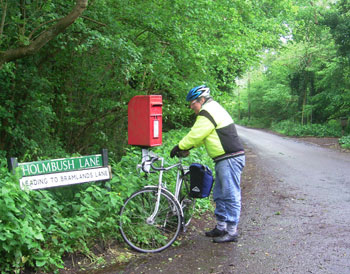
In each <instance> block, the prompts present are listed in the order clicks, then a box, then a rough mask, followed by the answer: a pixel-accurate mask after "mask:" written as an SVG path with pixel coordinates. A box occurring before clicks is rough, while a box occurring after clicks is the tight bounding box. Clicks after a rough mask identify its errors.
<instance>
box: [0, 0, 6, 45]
mask: <svg viewBox="0 0 350 274" xmlns="http://www.w3.org/2000/svg"><path fill="white" fill-rule="evenodd" d="M1 8H2V11H3V12H2V16H1V24H0V39H1V36H2V33H3V32H4V26H5V19H6V12H7V1H6V2H5V4H4V5H3V3H2V1H1Z"/></svg>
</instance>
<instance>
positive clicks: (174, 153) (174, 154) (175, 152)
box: [170, 145, 180, 158]
mask: <svg viewBox="0 0 350 274" xmlns="http://www.w3.org/2000/svg"><path fill="white" fill-rule="evenodd" d="M179 151H180V148H179V145H176V146H174V147H173V149H172V150H171V151H170V158H174V157H175V156H176V155H177V153H178V152H179Z"/></svg>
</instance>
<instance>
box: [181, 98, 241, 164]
mask: <svg viewBox="0 0 350 274" xmlns="http://www.w3.org/2000/svg"><path fill="white" fill-rule="evenodd" d="M202 144H204V145H205V148H206V150H207V152H208V154H209V156H210V157H211V158H213V159H214V161H218V160H221V159H225V158H229V157H235V156H238V155H243V154H244V149H243V146H242V144H241V142H240V140H239V137H238V135H237V130H236V127H235V124H234V123H233V120H232V118H231V116H230V114H229V113H228V112H227V111H226V110H225V109H224V108H223V107H222V106H221V105H220V104H219V103H218V102H216V101H214V100H213V99H209V100H207V101H206V102H205V103H204V104H203V105H202V108H201V110H200V111H199V113H198V116H197V118H196V121H195V123H194V125H193V126H192V128H191V130H190V132H189V133H188V134H187V135H186V136H185V137H184V138H182V140H181V141H180V143H179V148H180V149H181V150H189V149H191V148H193V147H199V146H200V145H202Z"/></svg>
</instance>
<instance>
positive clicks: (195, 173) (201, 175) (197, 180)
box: [190, 163, 214, 198]
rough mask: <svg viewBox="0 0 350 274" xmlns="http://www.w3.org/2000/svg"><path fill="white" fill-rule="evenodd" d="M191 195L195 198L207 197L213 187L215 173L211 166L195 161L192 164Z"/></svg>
mask: <svg viewBox="0 0 350 274" xmlns="http://www.w3.org/2000/svg"><path fill="white" fill-rule="evenodd" d="M190 182H191V189H190V196H191V197H193V198H206V197H208V196H209V195H210V192H211V189H212V187H213V182H214V178H213V173H212V171H211V170H210V168H209V167H207V166H205V165H202V164H198V163H193V164H191V165H190Z"/></svg>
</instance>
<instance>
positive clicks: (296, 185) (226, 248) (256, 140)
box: [99, 127, 350, 274]
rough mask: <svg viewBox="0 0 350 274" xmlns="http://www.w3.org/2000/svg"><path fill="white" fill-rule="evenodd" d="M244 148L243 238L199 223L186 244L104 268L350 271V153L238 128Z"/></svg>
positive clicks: (251, 273) (207, 220) (206, 221)
mask: <svg viewBox="0 0 350 274" xmlns="http://www.w3.org/2000/svg"><path fill="white" fill-rule="evenodd" d="M237 129H238V133H239V135H240V136H241V138H242V140H243V142H244V145H245V148H246V152H247V165H246V167H245V169H244V173H243V178H242V196H243V198H242V216H241V222H240V226H239V231H240V235H241V236H240V239H239V242H238V243H225V244H214V243H212V241H211V239H209V238H207V237H205V236H204V231H206V230H209V229H211V228H212V227H213V225H214V224H215V222H214V220H213V216H212V215H211V214H207V215H203V216H201V218H199V219H197V220H195V221H194V223H193V225H192V226H191V229H189V232H187V233H186V235H184V236H182V241H181V245H180V246H177V247H171V248H168V249H167V250H165V251H163V252H161V253H157V254H147V255H144V256H141V257H139V258H138V259H136V260H133V261H132V262H130V263H129V264H128V265H126V266H124V267H123V268H116V267H112V268H110V269H106V270H104V271H103V272H99V273H135V274H136V273H137V274H140V273H151V274H154V273H167V274H168V273H190V274H193V273H239V274H241V273H247V274H255V273H264V274H266V273H283V274H285V273H334V274H335V273H336V274H338V273H342V274H346V273H350V153H344V152H338V151H335V150H330V149H325V148H322V147H319V146H316V145H311V144H306V143H303V142H301V141H297V140H295V139H292V138H285V137H280V136H277V135H274V134H270V133H266V132H264V131H260V130H254V129H247V128H244V127H237Z"/></svg>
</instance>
